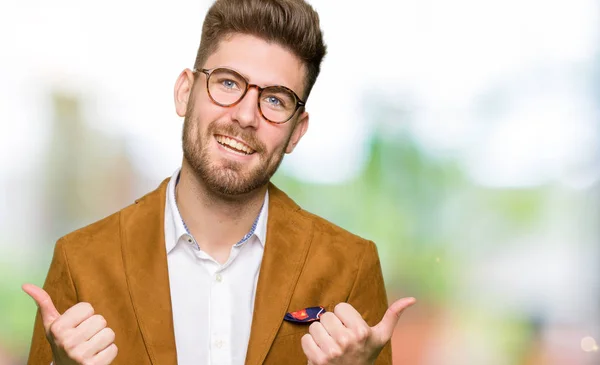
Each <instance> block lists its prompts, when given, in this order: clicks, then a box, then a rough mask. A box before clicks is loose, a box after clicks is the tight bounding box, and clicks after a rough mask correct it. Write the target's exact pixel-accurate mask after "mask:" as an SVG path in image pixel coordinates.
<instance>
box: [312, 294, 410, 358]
mask: <svg viewBox="0 0 600 365" xmlns="http://www.w3.org/2000/svg"><path fill="white" fill-rule="evenodd" d="M415 302H416V300H415V298H403V299H400V300H398V301H396V302H394V303H393V304H392V305H391V306H390V307H389V308H388V310H387V311H386V312H385V315H384V316H383V319H382V320H381V322H379V323H378V324H377V325H375V326H374V327H369V325H368V324H367V323H366V322H365V321H364V319H363V318H362V317H361V315H360V313H358V312H357V311H356V309H354V308H353V307H352V306H351V305H350V304H348V303H340V304H338V305H336V306H335V309H334V311H333V313H332V312H326V313H323V314H322V315H321V318H320V322H314V323H313V324H311V325H310V327H309V333H307V334H306V335H304V336H303V337H302V350H303V351H304V354H305V355H306V357H307V358H308V364H309V365H337V364H343V365H369V364H373V363H374V362H375V359H377V356H378V355H379V352H381V349H383V346H385V344H386V343H387V342H388V341H389V340H390V339H391V338H392V333H393V332H394V328H395V327H396V324H397V323H398V319H399V318H400V315H401V314H402V312H403V311H404V310H405V309H406V308H408V307H410V306H411V305H413V304H414V303H415Z"/></svg>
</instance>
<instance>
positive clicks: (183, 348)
mask: <svg viewBox="0 0 600 365" xmlns="http://www.w3.org/2000/svg"><path fill="white" fill-rule="evenodd" d="M178 176H179V169H178V170H177V171H175V173H174V174H173V177H172V178H171V180H170V181H169V184H168V187H167V199H166V204H165V243H166V250H167V262H168V268H169V283H170V286H171V304H172V307H173V325H174V328H175V345H176V348H177V363H178V364H179V365H200V364H207V365H243V364H244V361H245V358H246V351H247V347H248V340H249V338H250V326H251V324H252V313H253V311H254V295H255V293H256V284H257V281H258V272H259V268H260V264H261V262H262V257H263V248H264V244H265V239H266V233H267V217H268V204H269V194H268V192H267V194H266V196H265V202H264V204H263V208H262V210H261V212H260V214H259V216H258V218H257V221H256V226H255V230H254V233H253V234H251V235H250V236H249V237H247V238H246V239H245V240H242V241H240V242H239V243H237V244H234V243H232V245H233V246H232V248H231V253H230V255H229V259H228V260H227V262H226V263H225V264H223V265H221V264H219V263H218V262H217V261H215V260H214V259H213V258H212V257H210V256H209V255H208V254H207V253H206V252H204V251H202V250H201V249H200V248H199V247H198V245H197V244H196V241H195V240H194V238H193V237H192V236H191V235H190V234H189V233H188V231H187V228H186V226H185V225H184V222H183V220H182V218H181V214H180V213H179V209H178V208H177V203H176V201H175V185H176V181H177V178H178ZM247 236H248V235H247ZM240 238H241V237H240Z"/></svg>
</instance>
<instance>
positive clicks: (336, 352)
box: [327, 347, 343, 360]
mask: <svg viewBox="0 0 600 365" xmlns="http://www.w3.org/2000/svg"><path fill="white" fill-rule="evenodd" d="M342 354H343V352H342V350H341V349H340V348H337V347H333V348H330V349H329V351H328V354H327V355H328V356H329V359H330V360H333V359H337V358H338V357H340V356H342Z"/></svg>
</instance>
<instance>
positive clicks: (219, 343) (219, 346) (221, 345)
mask: <svg viewBox="0 0 600 365" xmlns="http://www.w3.org/2000/svg"><path fill="white" fill-rule="evenodd" d="M215 346H216V347H217V348H218V349H220V348H221V347H223V341H221V340H219V341H217V342H215Z"/></svg>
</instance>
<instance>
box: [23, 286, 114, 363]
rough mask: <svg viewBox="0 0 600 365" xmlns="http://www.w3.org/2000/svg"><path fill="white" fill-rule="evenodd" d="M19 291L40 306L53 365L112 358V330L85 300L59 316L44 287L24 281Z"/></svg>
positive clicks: (100, 360) (106, 360)
mask: <svg viewBox="0 0 600 365" xmlns="http://www.w3.org/2000/svg"><path fill="white" fill-rule="evenodd" d="M23 291H24V292H25V293H27V294H29V296H30V297H31V298H33V300H35V302H36V304H37V305H38V307H39V309H40V314H41V316H42V322H43V324H44V330H45V331H46V338H47V339H48V342H49V343H50V347H51V348H52V355H53V362H54V365H88V364H94V365H105V364H110V363H111V362H112V361H113V360H114V359H115V357H116V356H117V352H118V350H117V346H116V345H115V344H114V341H115V333H114V331H113V330H111V329H110V328H108V327H106V320H105V319H104V317H102V316H100V315H97V314H96V315H94V308H93V307H92V306H91V305H90V304H89V303H77V304H75V305H74V306H72V307H71V308H69V309H67V311H66V312H65V313H63V314H62V315H60V313H58V311H57V310H56V307H55V306H54V303H52V299H51V298H50V295H48V293H46V291H44V289H41V288H38V287H37V286H35V285H31V284H25V285H23Z"/></svg>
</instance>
